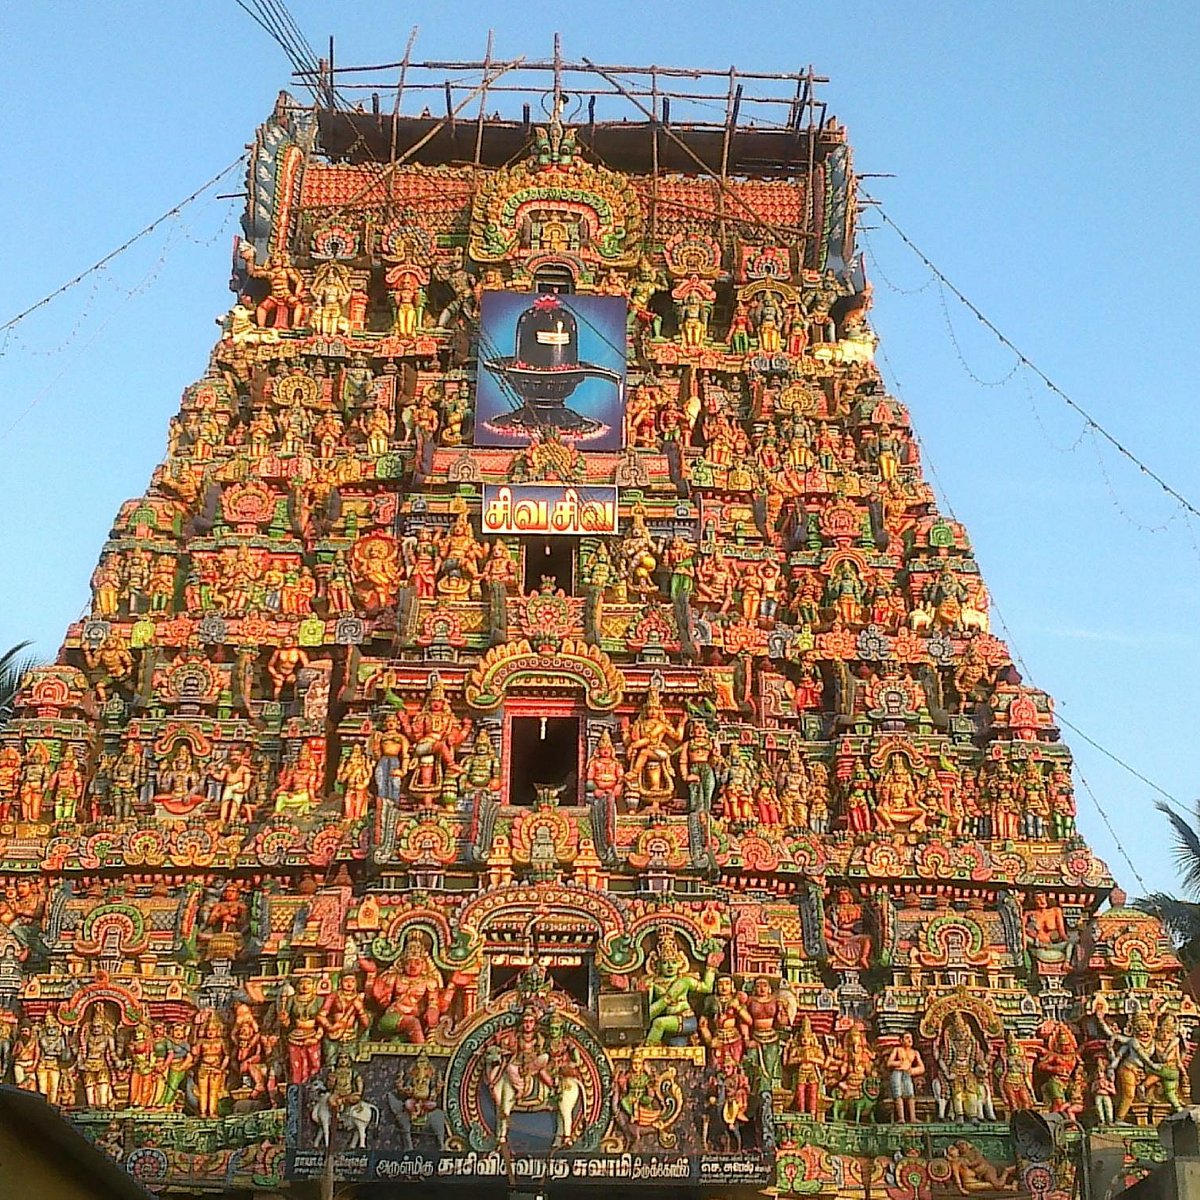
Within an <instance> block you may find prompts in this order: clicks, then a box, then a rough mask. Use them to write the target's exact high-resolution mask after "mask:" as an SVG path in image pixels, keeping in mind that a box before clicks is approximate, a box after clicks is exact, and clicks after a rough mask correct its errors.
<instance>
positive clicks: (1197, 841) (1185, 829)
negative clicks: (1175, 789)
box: [1157, 800, 1200, 896]
mask: <svg viewBox="0 0 1200 1200" xmlns="http://www.w3.org/2000/svg"><path fill="white" fill-rule="evenodd" d="M1157 807H1158V811H1159V812H1161V813H1162V814H1163V815H1164V816H1165V817H1166V818H1167V820H1168V821H1170V822H1171V830H1172V832H1173V833H1174V835H1175V839H1174V840H1175V845H1174V848H1173V849H1174V856H1175V865H1176V866H1177V867H1178V869H1179V873H1180V876H1181V877H1182V879H1183V886H1184V890H1185V891H1187V892H1190V893H1191V894H1192V895H1193V896H1198V895H1200V831H1198V830H1197V828H1196V827H1195V826H1194V825H1192V824H1191V823H1190V822H1188V821H1187V820H1185V819H1184V818H1183V817H1182V816H1180V814H1179V813H1178V812H1176V811H1175V810H1174V809H1173V808H1171V807H1170V806H1169V805H1168V804H1166V803H1165V802H1164V801H1162V800H1160V801H1159V802H1158V805H1157ZM1198 816H1200V814H1198Z"/></svg>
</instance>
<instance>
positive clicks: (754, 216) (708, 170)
mask: <svg viewBox="0 0 1200 1200" xmlns="http://www.w3.org/2000/svg"><path fill="white" fill-rule="evenodd" d="M583 61H584V62H587V61H588V60H587V59H586V58H585V59H584V60H583ZM595 70H596V72H597V73H598V74H600V75H603V76H604V78H605V79H607V80H608V82H609V83H611V84H612V85H613V87H615V88H618V89H619V90H620V92H621V94H622V95H623V96H624V97H625V98H626V99H627V100H628V101H629V102H630V104H632V105H633V106H634V108H636V109H638V110H639V111H640V112H641V113H642V114H643V115H644V116H646V117H648V118H649V119H650V120H653V119H654V115H653V113H651V112H650V111H649V110H648V109H647V108H646V106H645V105H644V104H643V103H642V102H641V101H640V100H639V99H638V98H637V97H636V96H634V95H632V94H631V93H630V92H629V91H628V90H627V89H626V88H624V87H622V86H621V84H620V83H618V82H617V81H616V80H615V79H613V77H612V76H611V75H609V74H608V72H607V71H605V70H604V69H603V68H602V67H596V68H595ZM664 132H665V133H666V135H667V137H669V138H670V139H671V140H672V141H673V142H675V143H676V144H677V145H678V146H679V148H680V149H681V150H682V151H683V152H684V154H686V155H687V156H688V158H690V159H691V160H692V162H694V163H695V164H696V165H697V166H698V167H699V168H700V170H702V171H703V172H704V173H705V174H706V175H709V176H711V177H712V178H713V179H715V180H716V182H717V186H718V187H719V188H720V189H721V190H722V192H724V193H725V195H727V196H728V197H729V198H730V199H731V200H733V201H734V202H735V203H736V204H738V205H739V206H740V207H741V208H742V210H743V211H745V212H747V213H749V214H750V223H751V224H753V225H758V226H760V227H761V228H763V229H769V230H771V231H772V232H774V233H777V234H783V235H784V236H787V235H788V234H789V233H790V234H791V235H793V236H798V237H805V238H811V237H812V236H813V234H812V233H811V231H809V230H806V229H794V230H785V229H781V228H780V227H779V226H778V225H775V224H773V223H772V222H770V221H764V220H763V219H762V217H760V216H759V215H758V213H756V212H755V211H754V209H752V208H751V207H750V205H749V204H747V203H746V201H745V200H743V199H742V198H741V196H739V195H738V194H737V192H735V191H733V189H732V188H730V186H729V184H728V183H726V182H725V180H723V179H722V178H721V177H720V175H718V174H717V173H716V172H715V171H714V170H713V169H712V167H710V166H709V165H708V163H706V162H705V161H704V159H702V158H701V157H700V155H698V154H697V153H696V152H695V151H694V150H693V149H692V148H691V146H689V145H688V144H687V142H685V141H684V140H683V138H681V137H678V136H677V135H676V134H675V132H674V131H673V130H670V129H667V130H664Z"/></svg>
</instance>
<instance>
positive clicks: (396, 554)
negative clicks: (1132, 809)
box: [0, 55, 1196, 1200]
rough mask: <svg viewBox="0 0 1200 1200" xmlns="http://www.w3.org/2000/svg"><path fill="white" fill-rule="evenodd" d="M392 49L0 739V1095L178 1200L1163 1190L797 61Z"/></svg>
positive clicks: (1062, 866) (1145, 1091) (323, 158)
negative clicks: (398, 82)
mask: <svg viewBox="0 0 1200 1200" xmlns="http://www.w3.org/2000/svg"><path fill="white" fill-rule="evenodd" d="M439 71H444V72H445V73H446V76H447V77H446V78H444V79H443V76H442V75H441V74H439ZM406 72H407V74H406V80H407V84H406V87H407V90H406V91H405V93H404V96H403V97H402V98H401V97H397V98H396V103H395V106H394V111H391V107H392V106H391V105H390V103H377V104H375V105H373V106H372V107H371V108H370V109H369V110H363V111H350V110H348V109H347V108H346V106H345V105H342V104H338V105H336V106H335V105H332V104H324V103H317V104H305V103H301V102H299V101H297V100H295V99H293V98H292V97H291V96H289V95H288V94H286V93H285V94H281V95H280V97H279V100H278V103H277V104H276V106H275V109H274V112H273V113H272V115H271V116H270V117H269V119H268V120H267V121H266V123H265V124H264V125H263V126H262V127H261V128H260V129H259V131H258V134H257V136H256V138H255V141H254V144H253V147H252V149H251V151H250V154H249V165H248V174H247V189H248V197H247V204H246V211H245V216H244V218H243V229H242V234H241V236H240V238H239V239H238V240H237V243H236V245H235V247H234V252H233V256H232V264H233V279H232V286H233V291H234V302H233V304H232V306H231V308H230V310H229V313H228V315H227V317H226V318H225V319H224V321H223V323H222V328H221V332H220V336H219V338H218V340H217V342H216V345H215V346H214V348H213V351H212V356H211V359H210V361H209V364H208V367H207V369H206V370H205V371H204V373H203V375H202V377H201V378H200V379H199V380H198V381H197V382H195V383H193V384H191V385H189V386H188V387H186V388H185V389H184V391H183V398H182V402H181V405H180V409H179V413H178V415H177V416H176V417H174V418H173V419H172V420H171V423H170V428H169V430H168V431H167V449H166V455H165V458H164V460H163V461H162V463H161V464H160V465H159V466H158V467H157V468H155V469H154V471H153V474H152V476H151V478H150V483H149V486H148V488H147V490H146V492H145V494H144V495H142V496H139V497H137V498H135V499H132V500H130V501H128V502H127V503H126V504H125V505H124V506H123V507H122V508H121V510H120V512H119V513H118V514H117V516H116V520H115V522H114V524H113V528H112V533H111V536H110V537H109V539H108V541H106V542H105V544H104V546H103V547H102V549H101V551H100V556H99V562H98V565H97V567H96V571H95V575H94V577H93V588H92V600H91V607H90V612H89V614H88V615H87V616H85V617H84V618H83V619H82V620H80V621H79V622H77V623H75V624H73V625H72V626H71V627H70V628H69V629H68V630H67V633H66V637H65V639H64V641H63V644H62V649H61V651H60V654H59V656H58V660H57V662H56V663H55V664H54V665H53V666H49V667H45V668H41V669H39V670H37V671H36V672H34V673H33V674H32V675H31V676H30V677H29V678H28V680H27V682H26V685H25V687H24V690H23V692H22V694H21V696H20V699H19V705H18V711H17V716H16V718H15V719H14V720H13V721H12V722H11V723H10V724H9V725H8V726H7V727H6V728H4V729H3V731H2V732H0V883H2V885H3V891H4V897H5V898H4V900H3V902H2V903H3V917H2V918H0V1026H2V1029H3V1039H4V1040H3V1042H2V1043H0V1046H2V1047H3V1048H4V1055H3V1057H2V1059H0V1065H2V1067H3V1071H4V1080H5V1081H6V1082H10V1083H14V1084H15V1085H16V1086H18V1087H21V1088H25V1089H28V1090H31V1091H32V1090H36V1091H38V1092H41V1093H42V1094H43V1095H44V1096H45V1097H46V1098H47V1099H48V1100H49V1101H50V1102H51V1103H53V1104H56V1105H58V1106H60V1107H61V1108H62V1109H63V1110H64V1111H65V1113H66V1114H67V1115H68V1116H69V1117H70V1118H71V1119H72V1120H73V1121H75V1122H76V1123H78V1124H79V1125H80V1126H81V1127H82V1128H83V1129H85V1130H86V1131H88V1133H89V1134H90V1135H91V1136H92V1137H94V1138H95V1139H96V1140H97V1141H99V1142H100V1143H101V1144H102V1145H103V1146H104V1147H105V1148H106V1149H108V1150H110V1151H111V1152H113V1153H114V1154H116V1155H117V1156H118V1157H119V1158H120V1159H121V1161H122V1162H124V1163H125V1164H126V1166H127V1167H128V1169H129V1170H130V1171H131V1172H133V1173H134V1174H135V1175H137V1176H138V1177H139V1178H141V1179H142V1180H143V1181H145V1182H147V1183H148V1184H151V1185H153V1186H155V1187H158V1188H170V1189H175V1190H177V1191H184V1192H201V1191H204V1190H213V1191H219V1190H221V1189H233V1190H234V1191H238V1190H240V1191H242V1192H244V1193H246V1194H247V1195H248V1194H250V1193H255V1192H262V1191H264V1190H266V1191H284V1190H289V1189H290V1190H291V1191H292V1192H294V1193H296V1194H301V1195H307V1194H311V1193H312V1191H313V1189H314V1188H315V1187H316V1186H317V1185H316V1184H315V1183H314V1182H312V1181H314V1180H317V1179H319V1177H320V1176H321V1175H322V1174H323V1172H325V1171H326V1166H327V1159H328V1156H329V1155H330V1154H331V1153H332V1154H333V1155H334V1156H335V1158H336V1163H335V1167H336V1174H337V1175H338V1177H339V1178H341V1179H343V1180H345V1181H349V1182H350V1183H355V1182H357V1183H359V1184H361V1185H363V1186H365V1185H367V1184H374V1185H383V1184H387V1185H388V1186H389V1187H390V1188H391V1189H393V1190H387V1191H386V1194H387V1195H392V1194H393V1191H394V1193H395V1194H400V1191H399V1189H400V1188H401V1187H410V1186H418V1185H420V1186H422V1187H425V1188H429V1189H434V1190H443V1191H445V1192H446V1193H447V1194H451V1193H455V1192H462V1191H463V1189H471V1190H472V1194H474V1193H475V1192H477V1191H478V1189H479V1188H480V1187H486V1188H489V1189H496V1190H499V1191H502V1190H504V1189H506V1188H514V1189H516V1190H520V1191H530V1192H535V1191H536V1192H544V1193H555V1192H557V1193H560V1194H565V1191H566V1189H567V1188H573V1187H575V1186H576V1185H579V1186H581V1187H600V1188H607V1189H608V1190H609V1191H610V1192H611V1191H612V1189H613V1188H617V1189H618V1190H620V1191H621V1192H625V1191H630V1192H633V1191H641V1192H647V1193H655V1192H657V1193H663V1192H671V1193H673V1194H677V1195H683V1194H701V1193H708V1194H713V1195H721V1196H725V1195H734V1194H741V1193H744V1194H746V1195H751V1194H774V1193H773V1192H772V1191H770V1189H777V1191H778V1193H781V1194H793V1193H806V1194H810V1195H817V1194H819V1195H823V1196H830V1197H832V1196H834V1195H837V1196H845V1197H856V1198H857V1197H867V1196H871V1195H875V1196H879V1195H881V1194H885V1195H886V1196H887V1197H889V1200H924V1198H926V1197H931V1196H934V1195H954V1196H961V1195H966V1194H995V1195H1000V1194H1013V1193H1020V1194H1022V1195H1025V1194H1029V1195H1037V1196H1039V1197H1046V1196H1054V1197H1061V1198H1063V1200H1065V1198H1066V1197H1067V1196H1069V1195H1071V1194H1072V1191H1073V1189H1074V1188H1075V1187H1077V1186H1087V1187H1094V1186H1095V1180H1096V1175H1097V1172H1098V1171H1100V1170H1102V1168H1103V1164H1104V1163H1108V1164H1109V1165H1110V1166H1111V1165H1112V1163H1113V1162H1114V1161H1115V1162H1116V1166H1117V1167H1121V1168H1122V1169H1123V1166H1124V1163H1125V1161H1126V1158H1128V1160H1129V1161H1133V1160H1134V1159H1145V1158H1147V1157H1149V1156H1150V1155H1151V1153H1152V1151H1151V1147H1153V1146H1156V1145H1157V1142H1156V1139H1155V1136H1154V1130H1153V1125H1154V1123H1155V1122H1156V1121H1158V1120H1160V1119H1161V1118H1162V1117H1164V1116H1165V1115H1167V1114H1168V1113H1170V1112H1172V1111H1174V1110H1177V1109H1179V1108H1181V1107H1182V1106H1183V1105H1184V1104H1186V1103H1188V1085H1187V1072H1186V1066H1187V1058H1188V1040H1187V1039H1188V1035H1189V1034H1190V1031H1191V1029H1192V1028H1193V1026H1194V1025H1195V1021H1196V1011H1195V1007H1194V1005H1193V1003H1192V1001H1191V1000H1190V999H1189V998H1188V997H1187V996H1186V995H1185V994H1184V993H1183V991H1182V990H1181V987H1180V968H1179V963H1178V961H1177V960H1176V958H1175V956H1174V954H1173V952H1172V948H1171V945H1170V943H1169V941H1168V939H1166V938H1165V936H1164V934H1163V932H1162V930H1161V929H1160V928H1159V927H1158V925H1157V924H1156V923H1155V922H1153V921H1152V920H1151V919H1149V918H1148V917H1146V916H1144V915H1142V914H1141V913H1138V912H1136V911H1133V910H1130V909H1128V908H1125V907H1124V906H1123V899H1122V898H1121V896H1120V895H1119V893H1117V892H1116V891H1114V884H1113V881H1112V879H1111V878H1110V876H1109V874H1108V871H1107V869H1106V868H1105V866H1104V864H1103V863H1101V862H1100V861H1098V860H1097V859H1096V857H1095V856H1094V855H1093V854H1092V853H1091V852H1090V850H1089V849H1088V847H1087V846H1086V845H1085V843H1084V842H1083V840H1082V839H1081V838H1080V836H1079V833H1078V832H1077V830H1076V826H1075V802H1074V797H1073V790H1072V775H1071V756H1070V752H1069V751H1068V749H1067V747H1066V746H1065V745H1064V744H1063V742H1062V740H1061V739H1060V736H1059V729H1058V727H1057V725H1056V723H1055V716H1054V708H1053V705H1052V702H1051V700H1050V698H1049V697H1048V696H1046V695H1045V694H1044V693H1042V692H1040V691H1038V690H1036V689H1034V688H1031V687H1029V686H1027V685H1026V684H1024V683H1023V682H1022V680H1021V678H1020V676H1019V674H1018V672H1017V671H1016V669H1015V668H1014V666H1013V661H1012V657H1011V655H1010V652H1009V649H1008V648H1007V646H1006V645H1005V644H1004V642H1003V641H1002V640H1000V638H998V637H997V636H996V634H995V633H994V632H993V631H992V629H991V625H990V621H989V615H988V609H989V604H988V595H987V591H986V588H985V586H984V582H983V580H982V579H981V577H980V573H979V570H978V567H977V565H976V562H975V559H974V557H973V555H972V552H971V544H970V539H969V537H968V534H967V531H966V530H965V529H964V528H963V527H962V526H961V525H960V524H958V523H956V522H955V521H953V520H951V519H949V518H948V517H947V516H945V515H943V514H942V513H940V512H939V511H938V508H937V505H936V502H935V498H934V495H933V492H932V490H931V489H930V487H929V485H928V483H927V482H926V480H925V478H924V476H923V474H922V468H921V462H920V459H919V456H918V452H917V447H916V444H915V442H914V440H913V435H912V430H911V427H910V421H909V413H908V411H907V410H906V408H905V407H904V405H903V404H901V403H900V402H899V401H898V400H897V399H896V398H895V397H894V396H891V395H889V393H888V390H887V388H886V387H885V386H884V383H883V381H882V380H881V378H880V374H879V371H878V370H877V368H876V366H875V361H874V351H875V345H876V334H875V331H874V330H873V328H872V326H871V323H870V307H871V288H870V285H869V283H868V282H867V280H866V278H865V276H864V274H863V270H862V265H861V259H860V256H859V253H858V251H857V249H856V245H855V221H856V218H857V214H858V199H857V192H856V177H855V172H854V168H853V163H852V158H851V150H850V144H849V141H848V139H847V133H846V131H845V129H844V128H843V127H842V126H841V125H839V124H838V123H837V122H836V121H835V120H834V119H833V118H832V117H831V116H829V114H828V111H827V107H826V102H825V101H824V99H823V98H822V94H821V90H820V89H821V84H822V83H823V82H824V81H822V80H821V79H819V78H818V77H816V76H815V75H813V73H812V72H811V71H809V72H804V73H798V74H795V75H788V76H768V75H765V74H754V73H746V74H741V73H739V72H737V71H736V70H735V71H729V72H722V73H713V72H704V71H695V72H693V71H690V70H688V71H686V72H684V71H678V72H672V71H670V70H665V69H663V68H645V69H634V68H628V67H621V68H608V67H601V66H596V65H594V64H591V63H589V62H586V61H584V62H579V63H568V62H564V61H563V60H562V59H561V57H560V56H558V55H556V56H555V59H554V60H553V61H547V62H544V63H540V62H532V61H527V60H521V61H520V62H514V63H507V62H499V61H494V60H492V59H491V58H490V57H489V59H488V60H487V61H485V62H481V63H467V64H462V63H459V64H420V63H406ZM451 76H452V78H451ZM346 77H347V78H349V75H347V76H346ZM353 77H354V79H356V80H359V79H363V78H373V76H371V75H370V74H369V72H368V73H366V74H356V75H354V76H353ZM464 79H467V80H468V81H467V82H465V83H464V82H463V80H464ZM327 82H329V83H330V85H332V83H333V81H327ZM386 86H388V87H391V88H392V89H393V90H392V92H391V93H385V95H388V96H390V95H394V90H395V85H394V78H393V81H392V82H391V83H390V84H387V85H386ZM329 91H330V93H331V94H332V93H333V91H334V89H333V88H332V86H330V88H329ZM443 95H444V96H445V105H446V111H445V112H444V113H441V112H438V113H433V114H431V113H430V111H429V108H425V106H426V105H427V104H428V105H429V106H430V107H433V106H434V105H435V103H437V104H438V105H440V103H441V100H442V97H443ZM402 100H403V103H402V102H401V101H402ZM697 101H699V102H702V103H708V102H712V103H714V104H715V105H716V108H715V110H714V109H713V108H712V107H711V106H710V107H708V108H706V109H704V110H703V111H704V112H706V113H707V114H708V115H707V116H704V117H701V118H697V119H691V117H690V116H685V115H684V114H688V113H691V112H692V111H694V109H693V108H692V107H689V106H694V105H695V103H696V102H697ZM672 106H674V111H672ZM423 108H424V109H425V111H424V112H422V113H421V115H407V112H408V110H413V111H420V110H421V109H423ZM1104 1154H1107V1155H1108V1158H1107V1159H1105V1158H1104V1157H1103V1155H1104ZM1114 1156H1115V1159H1114ZM1113 1170H1116V1167H1114V1168H1113ZM1085 1174H1086V1176H1087V1182H1086V1185H1085V1182H1084V1179H1083V1176H1084V1175H1085ZM764 1189H767V1191H766V1192H765V1193H764ZM371 1194H384V1193H383V1192H373V1193H371ZM1085 1194H1090V1193H1085ZM1094 1194H1096V1195H1100V1194H1101V1193H1099V1192H1096V1193H1094Z"/></svg>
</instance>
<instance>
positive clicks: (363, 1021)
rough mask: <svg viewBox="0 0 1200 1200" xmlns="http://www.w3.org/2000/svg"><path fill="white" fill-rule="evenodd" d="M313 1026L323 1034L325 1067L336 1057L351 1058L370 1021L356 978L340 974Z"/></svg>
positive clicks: (347, 972) (344, 973)
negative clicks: (317, 1025)
mask: <svg viewBox="0 0 1200 1200" xmlns="http://www.w3.org/2000/svg"><path fill="white" fill-rule="evenodd" d="M317 1023H318V1024H319V1025H320V1026H321V1029H322V1031H323V1032H324V1034H325V1061H326V1064H327V1065H328V1064H330V1063H333V1062H334V1061H336V1060H337V1059H338V1058H339V1057H347V1058H353V1057H355V1055H356V1054H357V1051H358V1044H359V1042H360V1041H361V1040H362V1038H363V1037H364V1036H365V1035H366V1031H367V1030H368V1029H369V1028H370V1027H371V1018H370V1017H369V1016H368V1015H367V1009H366V1003H365V998H364V996H363V994H362V992H361V991H360V990H359V986H358V976H357V975H355V974H354V973H353V972H352V971H345V972H343V973H342V977H341V979H339V980H338V985H337V987H336V988H335V989H334V990H333V991H332V992H330V994H329V996H328V998H327V999H326V1001H325V1003H324V1005H322V1007H321V1012H320V1015H319V1016H318V1017H317Z"/></svg>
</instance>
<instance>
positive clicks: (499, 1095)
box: [484, 1046, 583, 1149]
mask: <svg viewBox="0 0 1200 1200" xmlns="http://www.w3.org/2000/svg"><path fill="white" fill-rule="evenodd" d="M545 1071H546V1068H545V1066H543V1068H542V1070H541V1071H538V1070H537V1069H536V1068H531V1069H526V1067H525V1065H524V1064H521V1063H519V1062H518V1061H516V1059H515V1058H514V1057H512V1056H511V1055H508V1054H505V1052H504V1051H503V1050H502V1049H501V1048H500V1047H499V1046H489V1047H488V1049H487V1051H486V1052H485V1055H484V1079H485V1081H486V1083H487V1088H488V1091H489V1092H490V1093H491V1097H492V1101H493V1103H494V1104H495V1105H496V1147H497V1149H499V1148H501V1147H506V1146H507V1145H508V1126H509V1119H510V1118H511V1117H512V1114H513V1113H514V1112H553V1113H554V1115H555V1118H554V1146H555V1147H556V1148H557V1147H559V1146H567V1145H570V1144H571V1141H572V1139H573V1137H574V1133H575V1113H576V1110H577V1109H578V1108H579V1105H580V1102H581V1101H582V1099H583V1085H582V1084H581V1083H580V1081H579V1080H578V1079H574V1078H572V1077H570V1076H559V1078H558V1079H557V1081H556V1083H555V1084H554V1086H553V1090H552V1089H551V1083H550V1076H549V1075H548V1074H544V1073H543V1072H545Z"/></svg>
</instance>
